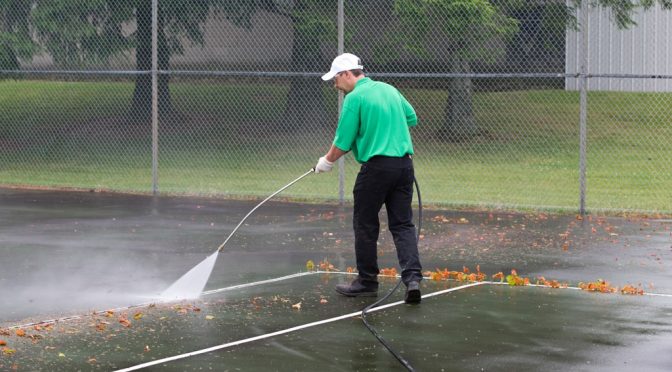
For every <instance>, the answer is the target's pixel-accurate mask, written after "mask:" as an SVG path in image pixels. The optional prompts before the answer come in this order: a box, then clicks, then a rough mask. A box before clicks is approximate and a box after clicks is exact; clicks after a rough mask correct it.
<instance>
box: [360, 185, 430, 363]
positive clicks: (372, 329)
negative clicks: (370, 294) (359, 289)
mask: <svg viewBox="0 0 672 372" xmlns="http://www.w3.org/2000/svg"><path fill="white" fill-rule="evenodd" d="M413 183H415V190H416V191H417V194H418V231H417V233H418V236H417V238H416V239H417V243H418V245H420V231H421V230H422V198H421V197H420V186H418V180H417V179H415V177H413ZM405 269H406V268H405V267H404V268H403V269H402V271H401V272H402V273H403V272H404V270H405ZM401 282H402V281H401V278H399V281H398V282H397V285H395V286H394V288H392V289H391V290H390V291H389V292H388V293H387V294H386V295H385V296H384V297H383V298H381V299H380V300H378V301H376V302H374V303H372V304H371V305H369V306H367V307H365V308H364V310H362V322H364V325H365V326H366V328H367V329H368V330H369V331H370V332H371V333H372V334H373V335H374V336H376V338H377V339H378V341H380V343H381V344H382V345H383V346H385V348H386V349H387V351H389V352H390V354H392V356H394V357H395V358H396V359H397V360H398V361H399V363H401V364H402V365H403V366H404V367H405V368H406V369H407V370H409V371H415V369H413V366H411V364H410V363H409V362H408V361H407V360H406V359H404V357H402V356H401V355H399V353H397V352H396V351H395V350H394V349H392V347H391V346H390V345H389V344H388V343H387V341H385V339H383V336H381V335H380V334H379V333H378V331H376V329H375V328H373V326H372V325H371V324H369V322H368V321H367V320H366V313H367V312H369V311H370V310H371V309H373V308H374V307H376V306H379V305H380V304H381V303H383V302H384V301H385V300H387V299H388V298H389V297H390V296H392V294H393V293H394V292H395V291H396V290H397V288H399V286H401Z"/></svg>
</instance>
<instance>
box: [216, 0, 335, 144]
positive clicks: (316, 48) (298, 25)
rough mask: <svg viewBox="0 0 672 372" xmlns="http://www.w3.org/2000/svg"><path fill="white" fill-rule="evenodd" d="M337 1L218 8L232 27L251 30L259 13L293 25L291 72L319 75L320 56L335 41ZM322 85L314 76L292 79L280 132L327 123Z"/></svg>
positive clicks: (256, 2) (256, 0) (269, 1)
mask: <svg viewBox="0 0 672 372" xmlns="http://www.w3.org/2000/svg"><path fill="white" fill-rule="evenodd" d="M336 5H337V2H336V0H294V1H283V0H249V1H243V2H241V1H234V2H231V3H230V4H227V5H223V6H222V7H221V8H220V9H221V10H222V11H223V13H224V14H225V16H226V18H227V19H228V20H230V21H232V22H233V23H234V24H236V25H238V26H240V27H245V28H251V27H252V18H253V17H254V15H255V14H256V13H257V12H259V11H266V12H269V13H273V14H277V15H280V16H283V17H286V18H287V19H289V20H290V21H291V24H292V34H293V43H292V54H291V65H290V68H291V72H295V73H305V72H316V71H317V72H319V71H324V70H325V69H326V68H327V67H328V61H325V58H324V56H323V53H322V49H323V47H324V45H326V44H327V43H328V42H332V43H333V42H334V41H335V40H336V22H335V21H336ZM323 87H324V83H323V82H322V81H321V80H320V79H319V78H316V77H314V76H295V77H292V79H291V82H290V85H289V91H288V94H287V106H286V108H285V115H284V118H283V119H282V122H281V123H280V124H279V125H278V127H279V129H280V130H282V131H284V132H288V131H294V130H297V129H299V128H300V127H301V126H300V125H297V124H308V123H310V124H313V125H321V124H323V123H324V122H325V121H326V108H325V103H324V96H323V92H322V89H323Z"/></svg>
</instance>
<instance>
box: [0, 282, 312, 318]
mask: <svg viewBox="0 0 672 372" xmlns="http://www.w3.org/2000/svg"><path fill="white" fill-rule="evenodd" d="M318 273H320V272H318V271H308V272H302V273H296V274H290V275H285V276H281V277H277V278H272V279H266V280H260V281H258V282H251V283H245V284H237V285H233V286H230V287H224V288H218V289H213V290H210V291H205V292H203V293H201V294H202V295H206V296H207V295H211V294H214V293H219V292H224V291H231V290H234V289H240V288H246V287H253V286H256V285H262V284H268V283H274V282H279V281H282V280H287V279H292V278H298V277H301V276H305V275H315V274H318ZM170 302H180V300H176V301H152V302H143V303H141V304H136V305H129V306H122V307H116V308H113V309H107V310H99V311H94V312H92V313H89V314H86V315H70V316H66V317H62V318H56V319H48V320H41V321H38V322H32V323H25V324H19V325H14V326H10V327H7V329H21V328H28V327H33V326H36V325H48V324H56V323H61V322H66V321H69V320H77V319H82V318H84V317H87V316H90V315H102V314H105V313H107V312H108V311H112V312H115V313H116V312H119V311H124V310H131V309H138V308H144V307H149V306H151V305H155V304H156V303H170Z"/></svg>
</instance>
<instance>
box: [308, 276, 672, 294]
mask: <svg viewBox="0 0 672 372" xmlns="http://www.w3.org/2000/svg"><path fill="white" fill-rule="evenodd" d="M315 273H321V274H346V275H357V273H349V272H345V271H315ZM378 276H382V277H388V278H400V277H401V276H399V275H396V276H390V275H378ZM423 278H424V279H425V280H432V279H431V278H429V277H426V276H425V277H423ZM444 280H445V281H449V282H457V280H455V279H444ZM481 283H483V284H494V285H509V283H507V282H492V281H487V280H485V281H482V282H481ZM517 287H537V288H552V289H574V290H579V291H583V290H584V289H581V288H579V287H569V286H567V287H559V288H553V287H550V286H547V285H543V284H528V285H524V286H517ZM586 292H591V291H586ZM641 295H643V296H653V297H671V298H672V294H668V293H649V292H644V293H642V294H641ZM632 296H637V295H632Z"/></svg>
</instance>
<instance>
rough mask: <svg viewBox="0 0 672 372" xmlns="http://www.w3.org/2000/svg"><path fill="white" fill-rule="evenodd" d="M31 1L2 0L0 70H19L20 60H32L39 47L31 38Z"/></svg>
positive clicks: (0, 9) (0, 8)
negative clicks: (29, 15) (29, 25)
mask: <svg viewBox="0 0 672 372" xmlns="http://www.w3.org/2000/svg"><path fill="white" fill-rule="evenodd" d="M31 3H32V1H31V0H0V69H2V70H18V69H19V58H30V57H31V56H32V55H33V53H34V52H35V51H36V50H37V46H36V45H35V43H34V42H33V40H31V38H30V37H29V35H30V34H29V28H28V14H29V12H30V7H31Z"/></svg>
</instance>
